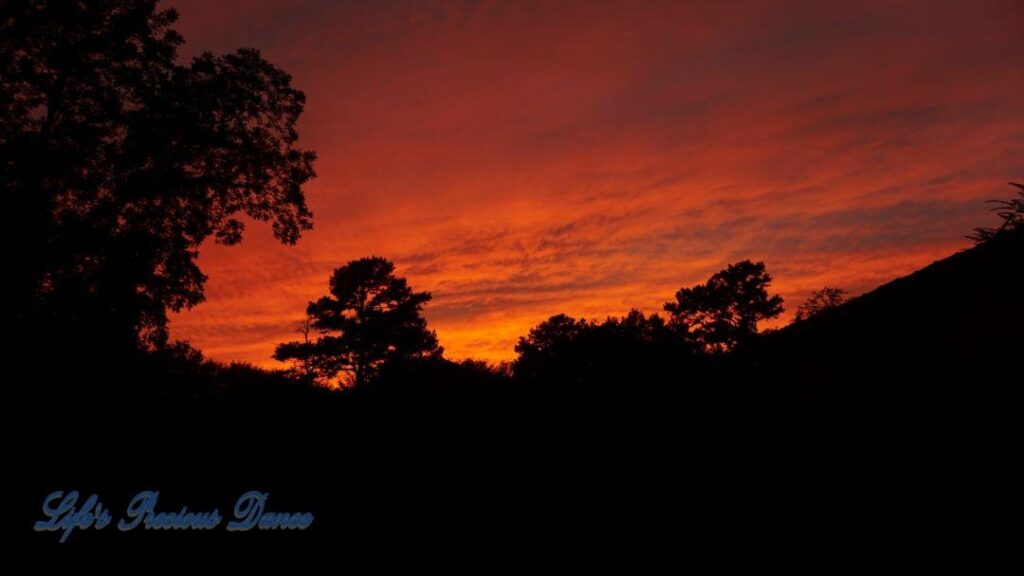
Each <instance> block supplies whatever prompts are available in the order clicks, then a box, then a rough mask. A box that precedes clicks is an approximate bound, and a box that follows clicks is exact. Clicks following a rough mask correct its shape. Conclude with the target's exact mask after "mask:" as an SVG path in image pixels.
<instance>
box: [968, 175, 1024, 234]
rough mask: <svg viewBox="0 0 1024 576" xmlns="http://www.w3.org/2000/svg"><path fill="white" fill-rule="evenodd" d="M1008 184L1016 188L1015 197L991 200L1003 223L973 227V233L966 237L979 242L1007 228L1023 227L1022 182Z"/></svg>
mask: <svg viewBox="0 0 1024 576" xmlns="http://www.w3.org/2000/svg"><path fill="white" fill-rule="evenodd" d="M1010 186H1013V187H1015V188H1017V197H1016V198H1010V199H1009V200H992V203H993V204H995V208H993V211H994V212H995V213H996V214H997V215H998V216H999V218H1001V219H1002V221H1003V223H1002V224H1001V225H1000V226H999V227H998V228H991V227H980V228H975V229H974V234H971V235H970V236H968V238H970V239H971V240H974V241H975V242H978V243H981V242H986V241H988V240H991V239H992V238H994V237H995V236H997V235H999V234H1002V233H1003V232H1006V231H1007V230H1018V229H1020V228H1022V227H1024V184H1018V183H1016V182H1010Z"/></svg>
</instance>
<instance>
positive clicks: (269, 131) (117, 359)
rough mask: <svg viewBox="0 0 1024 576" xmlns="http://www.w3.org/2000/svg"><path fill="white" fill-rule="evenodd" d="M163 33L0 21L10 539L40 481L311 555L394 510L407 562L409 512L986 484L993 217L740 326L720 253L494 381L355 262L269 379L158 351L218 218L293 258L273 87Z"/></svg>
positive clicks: (906, 498)
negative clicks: (909, 269) (860, 286)
mask: <svg viewBox="0 0 1024 576" xmlns="http://www.w3.org/2000/svg"><path fill="white" fill-rule="evenodd" d="M176 18H177V14H176V13H175V12H174V11H173V10H160V9H158V8H157V3H156V2H155V1H146V0H98V1H95V2H48V1H43V0H33V1H19V2H4V3H0V158H2V161H0V186H2V187H3V191H4V198H5V201H6V202H7V206H6V207H5V210H4V211H3V215H2V218H3V221H2V225H0V242H2V258H3V262H2V269H3V270H4V283H3V285H4V306H2V307H0V310H2V315H3V316H2V320H3V326H4V328H5V329H6V333H7V335H8V338H7V339H5V342H6V343H5V345H4V353H5V357H6V358H5V359H6V362H5V367H6V368H5V369H6V370H8V371H9V375H10V378H9V380H8V382H7V388H6V394H7V395H8V396H9V397H11V399H12V400H13V401H12V402H10V404H9V405H10V406H13V407H14V408H15V411H16V412H18V413H19V415H20V416H21V419H20V420H19V419H17V418H15V419H11V420H10V421H11V422H12V423H13V426H14V431H13V433H12V437H14V438H17V439H18V441H17V442H16V443H15V444H16V445H15V446H14V449H13V454H12V458H11V462H12V466H13V469H15V470H18V471H20V472H21V473H22V475H21V476H20V478H21V479H22V480H23V481H24V482H25V483H26V486H25V487H24V494H26V495H27V496H26V497H25V498H23V499H21V500H20V501H19V504H18V505H19V506H20V508H19V512H20V514H17V515H15V516H16V517H17V518H18V519H20V520H23V523H22V526H29V525H31V522H30V521H29V520H27V519H28V518H32V517H34V516H36V515H37V514H38V503H39V502H41V499H42V497H43V496H44V495H45V493H46V492H48V491H50V490H54V489H64V490H68V489H73V488H75V487H79V488H81V487H86V486H91V487H95V489H97V490H109V491H112V492H114V496H115V497H117V498H126V497H127V496H129V495H130V494H131V493H134V492H135V491H136V490H138V489H139V488H140V485H146V486H152V485H153V484H154V483H155V484H157V485H159V486H160V487H162V489H164V490H165V491H166V492H171V493H173V492H174V491H178V492H179V493H180V494H184V495H185V496H190V497H195V498H200V499H202V498H204V497H205V498H209V497H210V493H215V494H221V495H223V494H228V493H231V492H232V491H234V490H236V489H238V488H239V487H241V486H247V487H250V488H251V487H253V485H259V486H272V487H273V488H274V490H275V491H276V492H275V494H276V495H277V497H278V498H279V499H280V500H279V501H280V502H281V503H282V504H283V505H289V504H291V505H293V506H291V507H292V508H294V509H299V510H302V509H314V510H315V511H316V513H317V514H318V519H317V526H318V530H319V532H317V534H320V535H321V538H323V539H324V540H327V539H339V540H338V541H344V542H351V543H356V542H358V543H365V542H366V541H367V540H369V539H371V536H370V535H373V534H379V533H380V532H381V531H387V530H394V529H395V527H394V524H393V523H391V524H389V523H388V521H387V518H393V517H396V516H401V517H403V518H406V519H409V518H410V517H414V518H419V520H415V519H413V520H409V521H411V522H413V524H412V526H413V527H415V529H416V530H414V532H416V535H418V536H420V537H421V538H422V535H423V534H424V533H426V534H431V527H430V526H427V525H426V522H425V521H424V520H423V518H427V517H432V516H434V515H438V514H447V515H449V516H450V515H457V516H459V517H461V518H464V519H467V518H468V519H471V520H472V522H470V523H469V524H468V525H470V526H476V525H488V519H491V520H493V519H498V520H499V523H500V524H501V526H502V527H504V528H508V527H509V526H511V525H512V522H513V520H514V519H522V518H523V517H524V516H528V515H530V514H533V515H535V516H537V515H539V516H545V515H550V514H554V513H558V514H568V517H571V520H567V521H570V522H571V523H572V525H573V526H575V527H576V529H578V530H580V531H581V533H582V534H587V535H591V536H594V537H596V538H597V540H595V541H600V539H601V538H602V537H604V538H607V537H609V534H613V535H615V536H616V537H624V535H623V533H622V531H623V530H624V528H623V527H635V526H637V525H638V519H637V518H636V517H635V516H633V515H632V511H633V506H639V507H644V506H646V507H653V508H658V509H661V510H672V511H674V512H679V511H680V510H681V509H685V510H686V511H687V512H686V513H687V514H688V515H689V516H688V517H689V518H694V517H698V516H699V517H700V518H702V519H703V521H706V522H711V523H714V522H716V521H721V519H722V518H728V517H729V516H728V514H733V513H742V514H748V513H751V510H762V508H764V507H768V508H771V507H772V506H773V503H777V502H790V503H792V502H795V501H798V500H800V501H804V502H812V501H815V502H821V501H825V502H829V503H830V504H829V506H827V507H826V509H827V510H828V511H829V512H828V513H829V514H833V515H840V516H842V514H849V513H850V510H851V509H855V508H856V507H857V506H859V505H861V504H864V503H875V504H877V503H878V502H884V503H885V504H886V505H887V506H895V505H905V504H906V503H907V502H916V503H918V504H920V505H921V507H922V508H924V509H926V508H927V507H928V505H929V504H930V503H932V502H933V501H934V499H935V498H938V497H940V495H942V494H946V495H948V494H949V490H954V489H959V488H955V486H956V482H954V479H956V481H957V482H958V481H960V480H962V479H963V474H961V472H963V471H964V469H963V468H960V469H958V470H957V471H953V472H950V471H949V470H946V469H944V468H943V466H942V465H944V464H949V463H951V462H954V461H955V462H958V463H959V462H963V461H964V460H963V458H966V457H968V456H970V458H972V459H973V460H972V465H971V466H973V467H971V468H969V470H970V471H971V472H972V473H973V474H983V475H984V474H987V472H985V471H983V470H986V469H985V468H984V467H983V466H982V465H981V464H979V463H978V462H977V461H978V460H979V459H983V457H984V456H987V455H988V454H989V453H990V452H992V451H995V450H996V449H997V446H1000V443H999V442H998V440H999V439H1000V438H1001V437H1000V436H999V435H997V434H994V433H993V434H991V435H990V434H989V430H990V427H991V425H992V424H994V423H995V424H998V423H1004V422H1009V421H1011V420H1010V419H1006V418H1003V417H1002V416H1000V415H999V411H1000V410H1001V409H1005V408H1006V407H1008V406H1011V405H1012V404H1011V403H1010V402H1008V401H1007V398H1008V397H1009V394H1010V392H1011V390H1013V389H1014V387H1015V385H1016V383H1017V382H1019V380H1020V358H1021V350H1022V349H1024V346H1022V344H1024V318H1022V315H1024V312H1022V311H1024V306H1021V294H1024V281H1022V274H1021V262H1022V261H1024V260H1022V256H1024V254H1022V250H1024V230H1022V229H1021V221H1022V216H1021V214H1022V206H1024V204H1022V202H1021V201H1020V200H1019V199H1013V200H1010V201H1008V202H1005V203H1002V204H1000V205H999V211H998V213H999V216H1000V217H1001V218H1002V220H1003V224H1002V225H1001V226H999V227H997V228H980V229H978V230H977V231H976V232H975V235H974V237H975V238H976V240H977V241H978V244H977V245H976V246H975V247H973V248H971V249H969V250H965V251H963V252H961V253H959V254H956V255H954V256H952V257H950V258H948V259H946V260H943V261H940V262H937V263H935V264H933V265H931V266H929V267H927V268H925V269H923V270H921V271H919V272H917V273H915V274H913V275H911V276H908V277H906V278H902V279H899V280H896V281H894V282H892V283H890V284H887V285H885V286H882V287H880V288H878V289H877V290H875V291H873V292H870V293H868V294H864V295H861V296H859V297H856V298H852V299H848V298H847V295H846V294H845V292H843V291H841V290H839V289H836V288H832V287H826V288H824V289H822V290H821V291H819V292H818V293H815V294H814V295H812V297H811V299H809V300H808V302H806V303H805V304H804V305H803V306H800V308H799V312H798V317H799V321H797V322H795V323H793V324H792V325H790V326H787V327H785V328H782V329H780V330H776V331H772V332H769V333H759V331H758V327H759V323H761V322H764V321H765V320H770V319H773V318H777V317H778V316H779V315H780V314H781V313H782V312H783V302H782V299H781V298H780V297H779V296H778V295H774V294H772V293H771V291H770V283H771V280H772V279H771V276H770V275H769V274H768V272H767V270H766V267H765V265H764V263H761V262H752V261H749V260H744V261H742V262H738V263H734V264H730V265H728V266H727V267H725V268H724V269H722V270H721V271H719V272H717V273H715V274H714V275H712V276H711V277H710V278H709V279H708V280H707V281H706V282H704V283H701V284H697V285H694V286H691V287H683V288H681V289H680V290H679V291H678V293H676V294H675V295H674V297H673V298H672V299H671V300H670V301H668V302H667V303H666V304H665V306H664V310H663V312H664V314H663V315H662V314H645V313H643V312H640V311H637V310H632V311H624V312H625V313H624V315H623V316H621V317H609V318H606V319H603V320H587V319H581V318H573V317H571V316H568V315H565V314H558V315H554V316H552V317H550V318H549V319H547V320H546V321H544V322H542V323H540V324H539V325H537V326H536V327H534V328H533V329H531V330H530V331H529V333H528V334H525V335H523V336H522V337H521V338H520V340H519V342H518V344H517V345H516V347H515V352H516V357H515V359H514V360H513V361H512V362H510V363H508V364H505V365H501V366H489V365H487V364H485V363H482V362H478V361H473V360H464V361H452V360H449V359H447V358H445V356H444V353H443V350H442V349H441V348H440V346H439V343H438V340H437V338H436V335H435V334H434V333H433V332H432V331H431V330H430V329H429V327H428V325H427V323H426V321H425V319H424V317H423V310H424V307H425V306H427V305H428V303H429V301H430V294H428V293H425V292H418V291H415V290H414V289H413V288H412V287H411V286H410V285H409V283H408V282H407V280H406V279H404V278H401V277H399V276H397V275H396V274H395V271H394V265H393V264H392V263H391V262H389V261H388V260H386V259H384V258H380V257H369V258H363V259H359V260H355V261H352V262H349V263H348V264H346V265H344V266H341V267H339V268H338V269H337V270H335V271H334V273H333V274H332V276H331V277H330V279H329V282H328V286H327V288H328V290H327V295H325V296H324V297H322V298H320V299H319V300H316V301H314V302H311V303H310V304H309V306H308V307H307V310H306V319H305V321H304V322H303V323H302V326H303V328H302V331H301V332H302V334H301V339H298V340H295V341H292V342H285V343H281V345H280V346H279V347H278V348H277V350H276V352H275V357H276V358H278V359H280V360H285V361H289V362H292V363H293V364H292V368H291V369H289V370H279V371H267V370H262V369H258V368H255V367H252V366H247V365H243V364H228V365H225V364H222V363H217V362H213V361H210V360H207V359H204V358H203V356H202V354H201V352H200V351H198V350H195V349H193V348H192V347H190V346H189V345H188V344H186V343H181V342H173V341H170V339H169V337H168V333H167V323H168V316H167V314H168V311H178V310H183V309H187V308H189V307H191V306H194V305H196V304H198V303H199V302H201V301H202V300H203V286H204V283H205V280H206V276H205V275H204V274H203V272H202V270H200V268H199V267H198V265H197V257H198V250H199V247H200V246H201V245H202V244H203V243H204V242H206V241H209V240H213V241H216V242H220V243H223V244H229V245H230V244H236V243H238V242H239V241H241V239H242V234H243V230H244V225H243V218H245V217H248V218H251V219H254V220H257V221H261V222H268V223H270V224H271V227H272V231H273V234H274V236H275V237H276V238H277V239H279V240H280V241H282V242H285V243H293V242H296V241H297V240H298V239H299V237H300V235H301V233H302V232H303V231H306V230H308V229H310V227H311V225H312V214H311V213H310V211H309V209H308V207H307V206H306V203H305V198H304V195H303V191H302V186H303V185H304V184H305V183H306V182H307V181H309V179H311V178H312V177H313V175H314V172H313V161H314V155H313V153H312V152H310V151H306V150H303V149H301V148H299V147H298V146H297V138H298V135H297V133H296V130H295V125H296V122H297V120H298V118H299V116H300V114H301V113H302V111H303V107H304V97H303V95H302V93H301V92H300V91H298V90H296V89H295V88H293V87H292V86H291V80H290V78H289V76H288V75H287V74H286V73H285V72H283V71H281V70H279V69H278V68H276V67H274V66H273V65H272V64H270V63H268V62H267V61H266V60H264V59H263V58H262V57H261V56H260V54H259V52H257V51H255V50H251V49H244V50H239V51H237V52H235V53H232V54H228V55H222V56H215V55H213V54H209V53H204V54H202V55H200V56H198V57H196V58H195V59H193V60H192V61H191V62H190V63H187V64H183V63H180V62H179V61H178V58H177V49H178V47H179V46H180V45H181V43H182V41H183V40H182V38H181V37H180V36H179V35H178V34H177V33H176V32H175V31H174V30H173V28H172V25H173V23H174V22H175V20H176ZM1014 186H1016V187H1017V188H1019V189H1020V190H1021V193H1022V194H1024V187H1021V186H1020V185H1018V184H1015V185H1014ZM666 296H668V295H666ZM298 312H301V311H297V316H299V315H300V314H298ZM55 453H56V454H59V456H60V457H59V458H53V455H54V454H55ZM908 455H909V456H908ZM168 462H172V463H179V464H181V463H184V464H182V465H170V466H169V465H168V464H167V463H168ZM339 467H340V468H339ZM339 469H340V470H341V471H340V472H339ZM193 470H201V471H202V477H203V478H204V479H205V480H204V483H202V484H201V485H200V484H197V483H196V478H195V475H194V474H193V473H192V472H190V471H193ZM984 477H985V478H989V476H984ZM538 478H541V480H538ZM339 483H340V484H341V485H342V486H341V488H343V489H342V490H340V491H339V490H338V485H339ZM610 495H611V496H612V497H613V498H610ZM595 502H601V504H595ZM627 502H628V503H630V504H629V505H626V504H625V503H627ZM840 502H842V503H843V504H840ZM481 503H484V504H483V506H484V508H485V509H486V514H485V516H486V517H484V516H481V514H484V513H482V512H481V511H480V505H481ZM847 506H849V507H847ZM920 509H921V508H918V509H916V510H918V511H920ZM777 512H778V510H774V513H777ZM723 514H724V516H723ZM844 517H845V516H844ZM417 522H419V523H417ZM639 524H640V525H641V526H642V527H643V528H645V529H649V528H651V527H652V526H651V525H649V524H647V523H642V522H641V523H639ZM535 529H536V530H537V531H538V533H542V534H546V533H548V531H551V530H555V528H554V527H552V526H540V527H535ZM601 531H604V532H603V533H602V532H601ZM641 532H644V533H645V534H646V532H645V531H644V530H641ZM409 536H412V534H409ZM188 537H190V536H188V535H178V536H172V537H170V538H172V540H173V541H174V542H178V543H181V542H183V540H181V539H182V538H188ZM467 537H469V538H471V539H472V541H474V542H479V540H480V539H483V538H485V534H484V533H482V532H481V533H473V534H471V535H469V536H467ZM126 538H129V542H131V543H132V545H133V546H136V547H141V549H144V548H145V545H146V543H147V542H148V543H149V545H158V544H157V543H156V541H155V540H145V538H146V536H145V535H134V536H126ZM297 538H298V537H294V538H292V537H288V538H286V539H285V540H283V542H286V543H288V544H289V545H296V544H299V543H301V542H306V541H303V540H299V539H297ZM396 538H397V537H392V538H386V539H383V540H378V541H375V543H377V544H386V545H390V546H396V545H397V544H396V541H397V540H396ZM324 540H317V541H319V542H323V541H324ZM428 540H429V538H428ZM101 541H102V542H106V543H108V544H110V545H111V546H115V545H116V542H117V541H118V540H117V538H115V537H110V536H108V535H104V536H103V539H102V540H101ZM47 542H48V541H45V542H44V541H43V540H39V539H35V540H33V543H34V544H35V545H36V546H43V547H47V546H51V544H48V543H47ZM94 542H95V541H94ZM122 542H123V540H122ZM184 542H189V543H190V545H193V544H195V540H184ZM242 542H250V543H251V542H252V540H242ZM260 542H261V543H264V544H265V543H266V542H267V541H266V540H260ZM403 543H407V542H405V540H404V539H403Z"/></svg>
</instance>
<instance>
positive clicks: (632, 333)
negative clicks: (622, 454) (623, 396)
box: [511, 310, 693, 399]
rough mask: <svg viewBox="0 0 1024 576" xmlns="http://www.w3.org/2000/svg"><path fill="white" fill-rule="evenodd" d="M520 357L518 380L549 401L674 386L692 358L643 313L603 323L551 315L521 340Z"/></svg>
mask: <svg viewBox="0 0 1024 576" xmlns="http://www.w3.org/2000/svg"><path fill="white" fill-rule="evenodd" d="M516 353H517V357H516V359H515V361H514V362H513V363H512V366H511V372H512V375H513V377H514V378H515V379H516V380H517V381H519V382H520V383H525V384H529V385H532V387H533V388H534V389H540V390H541V391H542V395H543V396H547V397H549V399H550V397H551V396H552V395H554V396H555V397H563V398H566V399H568V398H574V397H575V398H581V397H591V398H594V397H597V396H600V395H601V393H603V392H626V391H630V392H639V391H640V390H646V389H650V388H652V387H657V386H659V385H663V384H667V383H669V382H671V384H672V385H673V386H675V385H676V384H677V383H678V381H679V378H680V373H681V372H682V371H684V370H681V369H683V368H684V366H686V365H688V363H689V361H690V359H691V358H692V356H693V355H692V347H691V346H689V345H688V343H686V342H685V341H683V340H682V339H680V338H679V336H678V335H677V334H676V333H675V332H674V331H673V330H672V329H670V328H669V327H668V326H667V325H666V323H665V321H664V320H663V319H662V318H661V317H660V316H658V315H657V314H652V315H650V316H647V315H644V314H643V313H642V312H640V311H638V310H631V311H630V312H629V314H627V315H626V316H624V317H622V318H616V317H609V318H607V319H606V320H605V321H603V322H594V321H587V320H583V319H575V318H573V317H571V316H567V315H565V314H558V315H555V316H552V317H550V318H548V319H547V320H545V321H544V322H541V323H540V324H539V325H537V326H536V327H534V328H533V329H531V330H530V332H529V334H528V335H526V336H524V337H522V338H520V339H519V342H518V343H517V344H516Z"/></svg>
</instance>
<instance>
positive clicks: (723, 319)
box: [665, 260, 783, 352]
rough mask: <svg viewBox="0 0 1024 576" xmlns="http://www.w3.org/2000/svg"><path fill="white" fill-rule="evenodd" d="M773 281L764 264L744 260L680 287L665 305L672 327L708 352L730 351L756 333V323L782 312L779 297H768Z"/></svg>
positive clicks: (780, 298)
mask: <svg viewBox="0 0 1024 576" xmlns="http://www.w3.org/2000/svg"><path fill="white" fill-rule="evenodd" d="M771 281H772V278H771V276H770V275H769V274H768V272H767V271H766V270H765V266H764V263H763V262H757V263H754V262H751V261H750V260H744V261H742V262H738V263H736V264H730V265H729V266H728V267H727V268H725V269H724V270H721V271H719V272H716V273H715V274H714V275H712V276H711V278H709V279H708V281H707V282H705V283H703V284H697V285H695V286H692V287H690V288H681V289H680V290H679V292H677V293H676V299H675V301H674V302H667V303H666V304H665V311H666V312H668V313H669V314H670V315H671V322H672V325H673V326H675V327H676V328H677V329H678V330H680V331H681V332H682V333H683V334H684V335H685V337H686V338H687V339H689V340H691V341H692V342H693V343H694V344H695V345H697V346H699V347H700V348H702V349H704V350H706V351H709V352H724V351H728V350H731V349H733V348H734V347H735V346H736V345H737V344H740V343H742V342H744V341H746V340H747V339H749V338H750V337H752V336H753V335H755V334H757V323H758V322H759V321H761V320H766V319H769V318H774V317H776V316H778V315H779V314H781V313H782V312H783V307H782V297H781V296H779V295H769V294H768V285H769V284H771Z"/></svg>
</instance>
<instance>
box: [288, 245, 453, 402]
mask: <svg viewBox="0 0 1024 576" xmlns="http://www.w3.org/2000/svg"><path fill="white" fill-rule="evenodd" d="M394 271H395V266H394V264H392V263H391V262H389V261H388V260H386V259H384V258H380V257H376V256H374V257H370V258H362V259H359V260H353V261H352V262H349V263H348V264H346V265H345V266H342V267H340V268H338V269H336V270H335V271H334V274H332V275H331V280H330V293H331V295H330V296H325V297H323V298H321V299H319V300H317V301H316V302H310V304H309V307H308V308H307V311H306V312H307V314H308V316H309V318H310V319H311V320H312V322H311V326H312V328H313V329H314V330H315V331H316V332H318V333H319V334H320V336H319V337H318V338H316V339H315V340H310V339H308V338H307V339H305V340H303V341H301V342H287V343H284V344H281V345H279V346H278V347H277V350H276V352H275V353H274V357H275V358H277V359H278V360H293V361H295V362H296V363H297V364H299V365H300V366H302V367H303V369H304V370H310V371H312V372H313V373H314V374H315V375H316V378H318V379H319V380H321V381H331V380H333V379H335V378H336V377H338V376H339V375H340V374H347V375H348V378H346V383H347V384H350V385H355V386H358V385H361V384H365V383H366V382H368V381H370V379H372V378H373V377H374V376H375V375H376V374H377V372H378V370H379V369H380V367H381V365H382V364H384V363H385V362H388V361H398V360H412V359H416V358H425V357H432V356H439V355H440V354H441V349H440V348H439V347H438V345H437V337H436V336H435V334H434V333H433V332H432V331H430V330H428V329H427V323H426V320H424V318H423V316H422V314H421V313H422V311H423V306H424V305H425V304H426V303H427V302H429V301H430V293H428V292H413V291H412V289H411V288H410V287H409V285H408V283H407V282H406V280H405V278H401V277H399V276H395V274H394Z"/></svg>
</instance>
